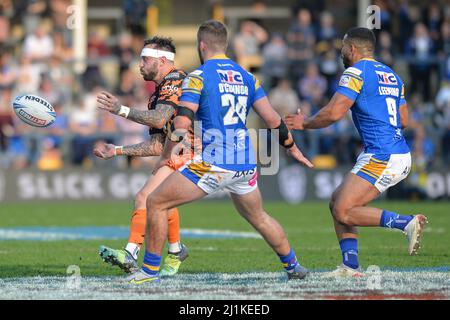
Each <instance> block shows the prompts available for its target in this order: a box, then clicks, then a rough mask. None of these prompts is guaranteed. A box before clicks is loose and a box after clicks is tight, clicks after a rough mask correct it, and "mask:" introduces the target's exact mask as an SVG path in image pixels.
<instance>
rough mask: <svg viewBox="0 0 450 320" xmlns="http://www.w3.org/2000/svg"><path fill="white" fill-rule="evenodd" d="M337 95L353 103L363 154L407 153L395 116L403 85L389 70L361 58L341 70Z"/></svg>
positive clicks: (400, 102) (353, 112)
mask: <svg viewBox="0 0 450 320" xmlns="http://www.w3.org/2000/svg"><path fill="white" fill-rule="evenodd" d="M337 92H339V93H340V94H343V95H344V96H346V97H348V98H349V99H351V100H353V101H354V102H355V103H354V105H353V106H352V108H351V112H352V117H353V122H354V123H355V126H356V128H357V129H358V132H359V134H360V136H361V139H362V140H363V143H364V152H366V153H373V154H386V155H387V154H404V153H408V152H409V148H408V145H407V144H406V141H405V139H404V137H403V131H402V128H401V123H400V113H399V107H400V106H401V105H404V104H406V100H405V96H404V94H405V93H404V85H403V82H402V80H401V79H400V77H399V76H398V75H397V74H396V73H395V72H394V71H392V69H391V68H389V67H388V66H386V65H384V64H382V63H380V62H378V61H375V60H373V59H362V60H360V61H359V62H357V63H356V64H355V65H353V66H352V67H350V68H347V69H346V70H345V71H344V73H343V74H342V76H341V79H340V81H339V88H338V90H337Z"/></svg>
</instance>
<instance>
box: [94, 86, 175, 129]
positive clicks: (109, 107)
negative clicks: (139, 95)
mask: <svg viewBox="0 0 450 320" xmlns="http://www.w3.org/2000/svg"><path fill="white" fill-rule="evenodd" d="M97 102H98V103H99V106H98V107H99V108H100V109H102V110H106V111H109V112H111V113H113V114H116V115H119V116H122V117H125V118H127V119H130V120H131V121H134V122H137V123H140V124H143V125H146V126H149V127H152V128H157V129H162V128H163V127H164V125H165V124H166V123H167V121H169V120H170V118H171V117H172V115H173V114H174V113H175V108H174V107H173V106H172V105H169V104H163V103H158V104H157V105H156V107H155V109H153V110H136V109H134V108H128V107H126V106H122V105H121V104H120V102H119V99H117V98H116V97H115V96H113V95H112V94H111V93H109V92H106V91H102V92H101V93H100V94H99V95H98V96H97Z"/></svg>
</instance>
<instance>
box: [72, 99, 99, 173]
mask: <svg viewBox="0 0 450 320" xmlns="http://www.w3.org/2000/svg"><path fill="white" fill-rule="evenodd" d="M69 128H70V131H71V132H72V133H73V134H74V137H73V139H72V163H73V164H74V165H85V166H89V162H88V161H89V159H90V158H91V157H92V147H93V143H94V140H95V139H94V138H93V137H92V135H93V134H94V133H95V132H96V130H97V115H96V113H95V112H92V111H91V110H88V109H87V108H86V103H85V102H84V101H81V103H80V104H79V106H78V107H75V108H74V110H73V111H72V112H71V113H70V115H69Z"/></svg>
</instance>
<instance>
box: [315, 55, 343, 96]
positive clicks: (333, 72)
mask: <svg viewBox="0 0 450 320" xmlns="http://www.w3.org/2000/svg"><path fill="white" fill-rule="evenodd" d="M339 63H340V61H339V57H338V55H337V52H336V50H334V48H332V47H329V48H328V49H327V50H325V51H324V52H323V53H322V54H321V56H320V60H319V68H320V72H321V73H322V74H323V75H324V77H325V79H326V81H327V91H326V95H327V97H329V98H330V97H331V96H332V95H333V94H334V92H335V91H336V85H337V82H338V77H337V76H338V73H339V70H340V64H339Z"/></svg>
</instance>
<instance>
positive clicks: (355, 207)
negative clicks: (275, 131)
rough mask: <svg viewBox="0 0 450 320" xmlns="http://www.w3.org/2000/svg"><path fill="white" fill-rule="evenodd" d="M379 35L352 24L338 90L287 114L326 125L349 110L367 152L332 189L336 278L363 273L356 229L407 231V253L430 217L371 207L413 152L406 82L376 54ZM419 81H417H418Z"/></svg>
mask: <svg viewBox="0 0 450 320" xmlns="http://www.w3.org/2000/svg"><path fill="white" fill-rule="evenodd" d="M374 49H375V35H374V33H373V32H372V31H371V30H369V29H367V28H352V29H350V30H349V31H348V32H347V33H346V35H345V36H344V38H343V47H342V51H341V55H342V59H343V62H344V66H345V68H346V70H345V71H344V73H343V74H342V76H341V79H340V81H339V87H338V89H337V92H336V93H335V94H334V96H333V97H332V98H331V100H330V102H329V103H328V104H327V105H326V106H325V107H323V108H322V109H321V110H320V111H319V112H318V113H317V114H315V115H314V116H312V117H309V118H305V116H304V115H303V114H301V113H299V114H297V115H288V116H287V117H286V119H285V120H286V123H287V125H288V127H289V128H290V129H298V130H304V129H318V128H324V127H327V126H329V125H331V124H332V123H334V122H336V121H338V120H340V119H341V118H343V117H344V116H345V114H346V113H347V111H348V110H351V113H352V117H353V122H354V124H355V126H356V128H357V130H358V132H359V134H360V136H361V139H362V141H363V144H364V150H363V152H362V153H361V154H360V155H359V157H358V159H357V162H356V165H355V166H354V167H353V169H352V170H351V172H350V173H349V174H348V175H347V176H346V177H345V179H344V181H343V182H342V183H341V185H340V186H339V187H338V188H337V189H336V190H335V191H334V193H333V195H332V198H331V201H330V211H331V214H332V216H333V220H334V227H335V230H336V235H337V238H338V240H339V245H340V248H341V252H342V265H341V266H339V267H338V268H337V269H336V270H335V271H334V272H333V273H332V274H333V275H335V276H344V277H345V276H356V277H358V276H362V275H363V274H362V273H361V268H360V267H359V262H358V240H357V238H358V234H357V229H356V227H377V226H380V227H384V228H392V229H398V230H401V231H403V232H404V233H405V234H406V235H407V239H408V241H409V249H408V251H409V254H410V255H412V254H416V253H417V251H418V250H419V248H420V242H421V238H422V233H423V229H424V225H425V223H426V222H427V219H426V217H425V216H424V215H422V214H417V215H403V214H399V213H396V212H391V211H389V210H382V209H378V208H373V207H369V206H367V204H368V203H369V202H371V201H372V200H374V199H375V198H377V197H378V196H379V195H380V194H381V193H383V192H384V191H386V190H387V189H388V188H390V187H392V186H394V185H396V184H397V183H399V182H400V181H402V180H403V179H405V178H406V176H407V175H408V174H409V172H410V170H411V154H410V150H409V148H408V145H407V144H406V141H405V138H404V137H403V131H402V129H403V128H405V127H406V126H407V124H408V109H407V104H406V100H405V96H404V84H403V82H402V80H401V79H400V77H399V76H398V75H397V74H396V73H395V72H394V71H392V69H391V68H389V67H388V66H386V65H384V64H383V63H380V62H378V61H376V60H375V59H374V58H373V57H374ZM417 80H419V79H417Z"/></svg>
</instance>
